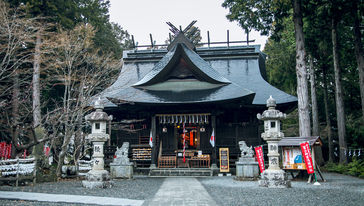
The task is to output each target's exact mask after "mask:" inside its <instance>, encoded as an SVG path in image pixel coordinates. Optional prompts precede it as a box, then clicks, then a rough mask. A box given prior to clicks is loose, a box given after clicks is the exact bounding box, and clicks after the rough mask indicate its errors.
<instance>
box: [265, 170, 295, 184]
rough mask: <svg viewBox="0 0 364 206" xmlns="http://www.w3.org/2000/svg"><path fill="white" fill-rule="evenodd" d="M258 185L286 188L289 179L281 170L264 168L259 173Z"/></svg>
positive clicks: (289, 182)
mask: <svg viewBox="0 0 364 206" xmlns="http://www.w3.org/2000/svg"><path fill="white" fill-rule="evenodd" d="M259 186H261V187H268V188H288V187H291V181H289V180H288V179H287V174H286V173H285V172H284V171H283V170H265V171H264V172H263V173H262V174H260V180H259Z"/></svg>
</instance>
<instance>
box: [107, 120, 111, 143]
mask: <svg viewBox="0 0 364 206" xmlns="http://www.w3.org/2000/svg"><path fill="white" fill-rule="evenodd" d="M107 146H109V147H110V146H111V120H110V121H109V139H108V140H107Z"/></svg>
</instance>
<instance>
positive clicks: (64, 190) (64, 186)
mask: <svg viewBox="0 0 364 206" xmlns="http://www.w3.org/2000/svg"><path fill="white" fill-rule="evenodd" d="M163 180H164V178H148V177H136V178H134V179H132V180H114V183H115V184H114V186H113V187H112V188H106V189H87V188H83V187H82V184H81V182H80V181H75V180H71V181H62V182H57V183H40V184H36V185H35V186H34V187H33V186H20V187H12V186H0V190H1V191H22V192H40V193H51V194H71V195H88V196H101V197H117V198H126V199H133V200H146V199H151V198H152V197H154V195H155V193H156V192H157V191H158V189H159V187H160V186H161V184H162V183H163ZM19 202H21V201H7V200H6V201H4V200H0V205H3V204H5V205H6V204H8V203H11V204H13V203H15V204H17V203H19ZM28 203H32V202H28V201H27V204H28ZM38 203H40V202H36V204H35V205H65V204H61V203H59V204H58V203H51V204H50V203H48V204H43V203H40V204H38ZM9 205H10V204H9ZM17 205H24V201H23V203H22V204H21V203H19V204H17ZM30 205H31V204H30ZM67 205H70V204H67ZM75 205H77V204H75Z"/></svg>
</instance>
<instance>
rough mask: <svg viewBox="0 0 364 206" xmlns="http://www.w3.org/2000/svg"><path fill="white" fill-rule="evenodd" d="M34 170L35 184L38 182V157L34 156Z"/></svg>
mask: <svg viewBox="0 0 364 206" xmlns="http://www.w3.org/2000/svg"><path fill="white" fill-rule="evenodd" d="M33 161H34V171H33V186H34V185H35V183H36V182H37V159H36V158H34V160H33Z"/></svg>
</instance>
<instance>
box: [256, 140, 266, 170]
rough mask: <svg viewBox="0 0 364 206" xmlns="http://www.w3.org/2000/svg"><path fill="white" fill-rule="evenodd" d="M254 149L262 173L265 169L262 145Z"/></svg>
mask: <svg viewBox="0 0 364 206" xmlns="http://www.w3.org/2000/svg"><path fill="white" fill-rule="evenodd" d="M254 150H255V157H256V158H257V161H258V164H259V170H260V173H262V172H264V170H265V167H264V156H263V149H262V146H259V147H254Z"/></svg>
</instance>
